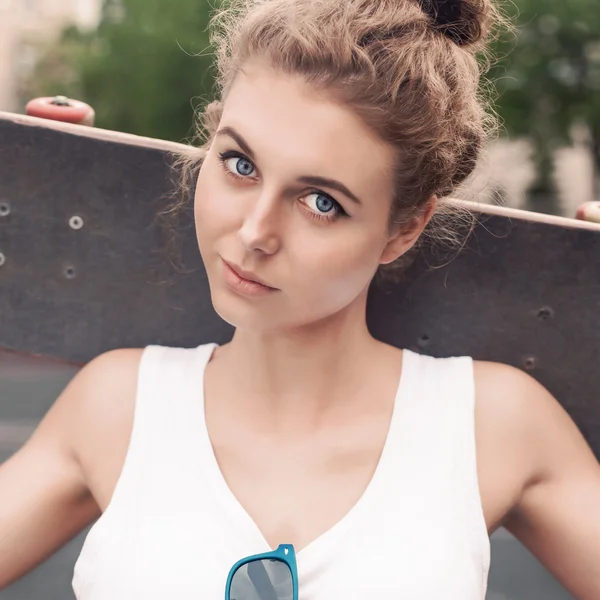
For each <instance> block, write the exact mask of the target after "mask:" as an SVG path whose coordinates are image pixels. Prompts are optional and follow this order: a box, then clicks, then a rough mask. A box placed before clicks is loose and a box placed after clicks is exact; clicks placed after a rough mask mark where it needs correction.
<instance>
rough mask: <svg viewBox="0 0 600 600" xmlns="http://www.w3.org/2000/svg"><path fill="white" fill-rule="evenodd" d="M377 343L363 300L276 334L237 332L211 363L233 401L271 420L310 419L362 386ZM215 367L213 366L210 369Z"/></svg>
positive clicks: (371, 368)
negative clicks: (320, 318) (262, 413)
mask: <svg viewBox="0 0 600 600" xmlns="http://www.w3.org/2000/svg"><path fill="white" fill-rule="evenodd" d="M378 346H380V343H379V342H377V341H376V340H375V339H374V338H373V337H372V336H371V334H370V333H369V331H368V328H367V325H366V298H365V299H364V300H363V301H362V302H360V303H358V302H357V304H356V305H354V304H353V305H352V306H350V307H347V309H346V310H345V311H343V312H340V313H338V314H336V315H333V316H331V317H329V318H328V319H326V320H323V321H320V322H318V323H313V324H311V325H309V326H305V327H302V328H298V329H294V330H290V331H278V332H269V333H264V332H256V331H248V330H240V329H237V330H236V332H235V334H234V337H233V339H232V341H231V342H230V343H229V344H226V345H224V346H223V347H222V348H219V350H218V353H216V361H215V362H216V363H218V364H219V365H220V367H217V368H218V369H219V372H220V374H221V376H220V377H219V379H220V380H221V381H227V382H228V383H227V384H226V385H227V386H228V387H229V386H231V388H232V389H231V392H232V394H233V395H234V396H235V398H236V400H235V402H236V403H238V402H239V403H243V404H246V405H247V404H249V403H251V404H252V410H253V411H262V410H264V412H265V414H268V415H271V416H272V417H273V418H274V419H278V420H285V419H286V418H287V417H290V418H294V419H303V418H304V419H307V420H314V419H316V418H318V416H319V415H321V414H323V413H324V412H326V411H328V410H329V409H331V408H332V405H335V404H339V402H340V401H343V399H344V398H347V397H348V396H349V395H350V394H352V393H353V394H354V395H355V394H356V391H357V389H359V388H360V387H361V385H362V386H364V383H365V377H364V374H366V373H367V372H373V370H374V365H373V363H374V361H376V360H378V357H379V356H380V354H379V353H377V352H376V349H377V347H378ZM215 366H216V365H215Z"/></svg>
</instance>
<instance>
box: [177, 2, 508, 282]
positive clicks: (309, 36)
mask: <svg viewBox="0 0 600 600" xmlns="http://www.w3.org/2000/svg"><path fill="white" fill-rule="evenodd" d="M505 27H509V28H510V24H509V21H508V19H506V18H505V17H504V15H503V14H502V12H501V11H500V10H499V8H498V6H496V5H495V4H493V3H492V1H491V0H342V1H340V0H229V1H228V2H226V3H225V6H223V7H222V8H221V9H219V10H218V11H217V12H216V13H215V15H214V16H213V18H212V21H211V41H212V43H213V45H214V48H215V52H216V62H215V66H216V73H217V74H216V78H215V82H216V88H217V94H216V98H217V99H216V100H215V101H213V102H211V103H210V104H208V105H207V106H206V108H205V109H204V111H203V112H202V113H201V114H200V115H199V119H198V123H197V135H198V139H199V140H201V144H200V147H199V148H195V149H190V153H189V154H188V155H186V156H181V157H180V161H179V163H178V166H179V167H180V168H182V170H183V177H184V181H185V182H187V184H188V186H193V185H194V181H195V175H196V174H197V170H198V167H199V166H200V164H201V161H202V157H203V156H204V152H205V150H206V148H207V147H208V146H209V145H210V143H211V142H212V139H213V136H214V134H215V132H216V129H217V127H218V124H219V121H220V118H221V114H222V108H223V103H224V101H225V100H226V98H227V94H228V92H229V89H230V88H231V86H232V84H233V82H234V80H235V78H236V75H237V73H238V72H239V70H240V69H241V68H242V67H243V65H244V64H245V63H246V62H247V61H249V60H251V59H255V58H257V59H260V60H264V61H266V62H267V64H269V66H272V67H274V68H275V69H276V70H277V69H278V70H280V71H281V72H283V73H286V74H293V75H298V76H300V77H302V78H304V79H305V80H306V81H307V82H309V83H311V84H312V85H314V86H316V87H317V88H319V89H324V90H326V91H327V93H328V94H329V97H331V98H332V99H333V100H336V101H339V102H341V103H343V104H344V105H346V106H348V107H349V108H350V109H351V110H353V111H355V112H356V113H357V114H358V115H359V116H360V117H361V118H362V119H364V122H365V123H366V124H367V125H368V126H370V127H371V128H372V129H373V130H374V131H375V132H376V133H377V134H378V135H379V136H380V137H381V139H383V140H385V141H386V142H388V143H389V144H391V146H392V147H393V148H395V149H396V150H397V153H398V154H397V156H398V160H397V163H396V165H395V172H394V181H395V194H394V197H393V199H392V204H391V211H390V225H393V224H395V223H402V222H406V221H407V220H409V219H410V218H411V217H413V216H414V215H415V214H418V212H419V210H422V209H423V207H424V206H425V205H426V203H427V201H428V200H429V199H430V198H431V197H432V196H437V197H438V198H439V199H443V198H446V197H448V196H450V195H451V194H452V193H453V192H454V191H455V190H456V188H457V187H458V186H460V184H461V183H463V182H464V181H465V179H466V178H467V177H468V176H469V175H470V174H471V173H472V172H473V170H474V168H475V166H476V163H477V160H478V158H479V156H480V153H481V152H482V150H483V148H484V145H485V141H486V139H487V138H488V137H489V136H490V135H491V134H492V132H493V131H495V129H496V126H497V120H496V117H495V114H494V112H493V110H492V109H491V103H490V98H491V94H490V92H491V87H490V84H489V82H486V83H484V82H482V75H483V74H484V72H486V71H487V69H488V68H489V67H490V65H491V61H490V53H489V41H490V40H491V39H492V38H493V37H494V36H495V35H497V34H498V32H500V31H502V29H503V28H505ZM357 143H360V140H357ZM188 192H189V189H188ZM188 195H189V194H188ZM166 212H167V213H169V212H170V213H175V212H177V205H175V206H171V207H170V208H169V209H168V210H167V211H166ZM448 214H456V207H450V206H449V204H448V203H444V202H443V201H441V202H439V209H438V215H437V216H436V217H434V219H432V221H431V223H430V225H429V227H428V233H429V235H431V236H433V237H434V238H438V239H439V238H442V239H444V240H454V241H455V240H456V230H454V229H452V228H448V227H447V225H444V223H446V219H445V217H447V216H448ZM400 264H401V265H402V266H405V265H406V257H404V260H401V261H397V262H396V263H392V269H393V270H396V271H398V268H397V267H398V266H399V265H400ZM389 270H390V269H389V266H388V268H387V269H386V271H388V273H389Z"/></svg>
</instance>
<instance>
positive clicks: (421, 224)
mask: <svg viewBox="0 0 600 600" xmlns="http://www.w3.org/2000/svg"><path fill="white" fill-rule="evenodd" d="M437 204H438V199H437V196H432V197H431V198H430V199H429V200H428V201H427V202H426V203H425V204H424V205H423V207H422V208H421V210H420V211H419V213H418V214H417V215H416V216H414V217H413V218H412V219H411V220H410V221H409V222H408V223H402V224H398V225H396V227H395V231H394V232H393V233H392V236H391V237H390V239H389V241H388V243H387V244H386V245H385V248H384V249H383V252H382V253H381V259H380V260H379V264H381V265H387V264H389V263H391V262H394V261H395V260H396V259H398V258H399V257H400V256H402V255H403V254H406V253H407V252H408V251H409V250H410V249H411V248H412V247H413V246H414V245H415V243H416V242H417V240H418V239H419V237H420V236H421V234H422V233H423V230H424V229H425V227H426V226H427V223H429V221H430V220H431V217H433V215H434V213H435V210H436V208H437Z"/></svg>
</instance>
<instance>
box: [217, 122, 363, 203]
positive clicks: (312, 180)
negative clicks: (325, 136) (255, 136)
mask: <svg viewBox="0 0 600 600" xmlns="http://www.w3.org/2000/svg"><path fill="white" fill-rule="evenodd" d="M216 135H226V136H229V137H230V138H232V139H233V140H234V141H235V142H236V144H237V145H238V146H239V147H240V148H241V149H242V150H243V151H244V152H245V153H246V154H247V155H248V157H249V158H250V159H251V160H253V161H254V162H256V158H255V154H254V151H253V150H252V148H250V145H249V144H248V142H246V140H245V139H244V138H243V137H242V136H241V135H240V134H239V133H238V132H237V131H236V130H235V129H234V128H233V127H222V128H221V129H219V131H217V133H216ZM298 181H299V182H300V183H305V184H307V185H314V186H318V187H327V188H330V189H332V190H337V191H338V192H340V193H341V194H344V196H346V197H347V198H349V199H350V200H352V202H355V203H356V204H362V200H361V199H360V198H359V197H358V196H356V194H353V193H352V192H351V191H350V190H349V189H348V188H347V187H346V186H345V185H344V184H343V183H342V182H341V181H337V180H336V179H330V178H328V177H319V176H317V175H303V176H301V177H298Z"/></svg>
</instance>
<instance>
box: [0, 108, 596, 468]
mask: <svg viewBox="0 0 600 600" xmlns="http://www.w3.org/2000/svg"><path fill="white" fill-rule="evenodd" d="M180 148H181V147H180V146H179V145H178V144H174V143H171V142H166V141H160V140H153V139H147V138H141V137H137V136H133V135H127V134H122V133H116V132H109V131H104V130H99V129H93V128H89V127H82V126H77V125H69V124H64V123H56V122H51V121H45V120H41V119H37V118H34V117H27V116H21V115H14V114H8V113H0V254H1V255H0V264H1V266H0V348H3V349H5V350H6V351H11V352H19V353H24V354H28V355H35V356H43V357H47V358H49V359H52V360H60V361H66V362H70V363H74V364H84V363H85V362H87V361H89V360H90V359H91V358H93V357H94V356H96V355H98V354H100V353H101V352H104V351H106V350H109V349H112V348H117V347H143V346H145V345H148V344H164V345H172V346H184V347H192V346H196V345H198V344H202V343H207V342H217V343H225V342H226V341H228V340H229V339H230V338H231V335H232V333H233V330H232V329H231V327H230V326H229V325H228V324H226V323H224V322H223V321H222V320H221V319H220V318H219V317H218V316H217V315H216V313H215V312H214V310H213V308H212V304H211V298H210V293H209V288H208V282H207V278H206V274H205V272H204V268H203V265H202V261H201V258H200V255H199V252H198V248H197V244H196V238H195V233H194V229H193V222H192V220H191V218H190V221H189V226H187V228H186V229H185V231H184V232H183V238H182V241H183V243H182V260H183V264H184V265H185V270H176V269H175V268H174V267H173V265H172V263H171V261H170V258H169V254H168V252H167V250H166V247H165V236H164V232H163V230H162V228H161V227H160V226H159V224H158V223H157V222H156V220H155V217H156V214H157V213H158V211H159V210H160V209H161V208H163V207H164V206H165V205H166V203H167V202H168V196H169V194H170V193H171V192H172V190H173V188H174V184H175V181H176V178H177V173H175V172H174V171H173V169H172V152H176V151H177V150H178V149H180ZM468 206H469V208H470V209H471V210H473V211H474V212H476V213H477V214H478V225H477V226H476V227H475V230H474V231H473V233H472V234H471V236H470V238H469V240H468V243H467V245H466V246H465V247H464V248H463V249H462V250H461V251H460V252H459V253H458V254H457V256H456V257H455V258H454V259H453V260H450V261H448V263H447V264H446V265H445V266H443V267H440V268H435V269H432V268H430V265H431V264H432V263H433V264H439V260H438V259H436V258H435V257H433V256H431V255H429V254H428V252H429V251H427V250H425V251H424V253H423V254H422V255H421V256H420V257H419V259H418V260H417V261H416V263H415V264H414V265H413V266H412V267H411V268H410V270H409V271H408V272H407V275H406V277H405V278H404V280H403V281H402V282H401V283H399V284H394V285H393V286H387V287H386V288H384V289H380V288H378V287H376V286H373V287H372V289H371V290H370V295H369V302H368V310H367V318H368V324H369V327H370V329H371V331H372V333H373V335H374V336H375V337H377V338H378V339H381V340H383V341H385V342H388V343H390V344H393V345H395V346H398V347H404V348H410V349H413V350H416V351H418V352H421V353H425V354H430V355H433V356H456V355H470V356H473V357H474V358H476V359H484V360H492V361H500V362H504V363H508V364H511V365H514V366H516V367H519V368H521V369H524V370H526V371H528V372H529V373H530V374H531V375H532V376H534V377H535V378H536V379H538V380H539V381H540V382H541V383H542V384H543V385H545V386H546V387H547V388H548V389H549V390H550V392H552V393H553V394H554V395H555V396H556V397H557V398H558V399H559V401H560V402H561V403H562V404H563V406H564V407H565V408H566V409H567V411H568V412H569V413H570V414H571V416H572V417H573V419H574V420H575V422H576V423H577V425H578V426H579V428H580V430H581V431H582V433H583V434H584V436H585V437H586V439H587V441H588V443H589V444H590V445H591V446H592V448H593V450H594V451H595V453H596V455H597V456H598V457H600V369H598V368H597V362H598V360H599V358H600V318H599V317H598V315H599V312H600V225H598V224H593V223H586V222H582V221H576V220H574V219H565V218H560V217H551V216H548V215H541V214H534V213H529V212H525V211H517V210H510V209H504V208H500V207H495V206H485V205H479V204H468ZM1 360H2V358H1V356H0V361H1Z"/></svg>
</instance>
